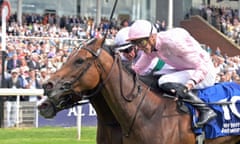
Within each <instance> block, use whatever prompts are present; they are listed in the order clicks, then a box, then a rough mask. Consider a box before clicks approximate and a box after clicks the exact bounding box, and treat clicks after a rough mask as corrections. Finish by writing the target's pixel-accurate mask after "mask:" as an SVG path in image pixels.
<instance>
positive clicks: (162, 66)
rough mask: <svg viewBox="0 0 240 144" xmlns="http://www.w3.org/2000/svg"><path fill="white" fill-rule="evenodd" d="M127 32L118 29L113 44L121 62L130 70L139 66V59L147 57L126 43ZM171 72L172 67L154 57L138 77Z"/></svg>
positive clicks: (125, 29)
mask: <svg viewBox="0 0 240 144" xmlns="http://www.w3.org/2000/svg"><path fill="white" fill-rule="evenodd" d="M128 32H129V27H124V28H122V29H120V30H119V32H118V33H117V34H116V37H115V40H114V43H115V45H116V49H117V50H118V51H119V52H120V56H121V59H122V62H123V63H124V65H126V66H128V65H130V69H131V67H132V65H136V66H138V65H139V64H141V62H140V61H141V59H144V57H146V56H147V55H146V54H145V53H144V52H143V51H142V50H137V48H136V46H135V45H133V44H131V43H130V42H129V41H126V40H127V39H128ZM139 60H140V61H139ZM171 71H174V68H173V67H171V66H170V65H168V64H166V63H165V62H164V61H162V60H161V59H159V58H157V57H155V58H154V59H153V60H152V62H151V63H150V64H149V65H148V66H147V67H145V68H144V70H142V72H141V73H140V75H142V76H144V75H148V74H150V73H152V72H154V73H155V75H162V74H165V73H170V72H171ZM154 73H153V74H154Z"/></svg>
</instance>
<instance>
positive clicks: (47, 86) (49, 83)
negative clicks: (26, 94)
mask: <svg viewBox="0 0 240 144" xmlns="http://www.w3.org/2000/svg"><path fill="white" fill-rule="evenodd" d="M43 88H44V89H46V90H49V89H52V88H53V83H51V82H48V83H46V84H44V85H43Z"/></svg>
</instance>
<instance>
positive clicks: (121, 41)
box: [114, 27, 132, 50]
mask: <svg viewBox="0 0 240 144" xmlns="http://www.w3.org/2000/svg"><path fill="white" fill-rule="evenodd" d="M128 32H129V27H124V28H122V29H120V30H119V31H118V33H117V34H116V37H115V40H114V41H115V45H116V46H117V49H118V50H124V49H127V48H129V47H130V46H132V44H130V42H129V41H127V39H128Z"/></svg>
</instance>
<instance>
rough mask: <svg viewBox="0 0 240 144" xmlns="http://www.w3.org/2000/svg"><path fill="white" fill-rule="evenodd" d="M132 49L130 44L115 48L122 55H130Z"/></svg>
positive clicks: (132, 46)
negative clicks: (122, 53)
mask: <svg viewBox="0 0 240 144" xmlns="http://www.w3.org/2000/svg"><path fill="white" fill-rule="evenodd" d="M133 48H134V45H132V44H131V43H127V44H122V45H119V46H118V47H117V49H118V50H119V51H120V52H124V53H130V52H131V51H132V50H133Z"/></svg>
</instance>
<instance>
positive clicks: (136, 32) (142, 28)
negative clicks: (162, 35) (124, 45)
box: [127, 20, 157, 41]
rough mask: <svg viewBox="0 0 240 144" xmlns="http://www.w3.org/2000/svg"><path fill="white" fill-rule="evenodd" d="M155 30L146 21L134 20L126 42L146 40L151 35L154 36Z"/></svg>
mask: <svg viewBox="0 0 240 144" xmlns="http://www.w3.org/2000/svg"><path fill="white" fill-rule="evenodd" d="M156 33H157V29H156V28H155V27H154V25H153V24H152V23H151V22H149V21H147V20H136V21H135V22H134V23H133V24H132V25H131V26H130V29H129V33H128V39H127V41H131V40H136V39H141V38H147V37H149V36H150V35H151V34H156Z"/></svg>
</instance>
